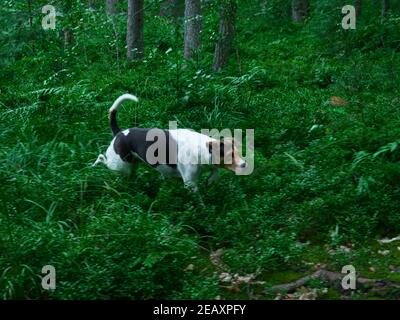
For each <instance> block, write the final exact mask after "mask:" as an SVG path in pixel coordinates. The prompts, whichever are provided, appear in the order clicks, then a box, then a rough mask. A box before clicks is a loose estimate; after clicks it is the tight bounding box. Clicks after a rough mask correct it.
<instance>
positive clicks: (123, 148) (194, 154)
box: [93, 94, 246, 192]
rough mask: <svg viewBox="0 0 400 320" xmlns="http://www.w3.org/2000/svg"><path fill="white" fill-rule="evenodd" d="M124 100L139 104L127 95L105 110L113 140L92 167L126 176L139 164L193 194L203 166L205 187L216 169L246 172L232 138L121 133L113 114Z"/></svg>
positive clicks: (189, 133) (138, 130)
mask: <svg viewBox="0 0 400 320" xmlns="http://www.w3.org/2000/svg"><path fill="white" fill-rule="evenodd" d="M126 100H131V101H134V102H138V101H139V100H138V98H137V97H136V96H134V95H131V94H123V95H121V96H120V97H118V98H117V99H116V100H115V102H114V103H113V105H112V106H111V108H110V109H109V120H110V127H111V131H112V134H113V139H112V141H111V143H110V145H109V147H108V148H107V151H106V153H105V154H100V155H99V156H98V158H97V160H96V161H95V162H94V164H93V166H96V165H98V164H100V163H103V164H105V165H106V166H107V167H108V168H109V169H111V170H114V171H119V172H122V173H124V174H128V175H130V174H132V172H133V171H134V169H135V167H136V165H137V163H138V161H139V160H140V161H143V162H145V163H147V164H149V165H150V166H151V167H153V168H155V169H156V170H157V171H159V172H160V173H161V174H163V175H164V176H175V177H180V178H181V179H182V180H183V183H184V186H185V187H186V188H188V189H190V190H192V191H194V192H196V191H198V179H199V177H200V174H201V172H202V168H203V167H204V166H211V167H212V174H211V176H210V177H209V179H208V183H209V184H211V183H213V182H214V181H215V180H217V179H218V168H225V169H229V170H232V171H235V172H238V171H240V170H242V169H244V168H246V161H245V160H243V158H242V157H240V156H239V153H238V148H239V144H238V142H237V141H236V140H235V139H233V138H225V139H223V140H217V139H214V138H211V137H209V136H207V135H205V134H201V133H198V132H195V131H192V130H189V129H170V130H165V129H156V128H136V127H135V128H129V129H125V130H121V129H120V128H119V127H118V124H117V110H118V108H119V107H120V106H121V104H122V103H123V102H124V101H126ZM155 138H157V139H155ZM155 145H157V146H158V147H159V148H158V149H157V148H155ZM156 149H157V150H156ZM160 151H161V152H160Z"/></svg>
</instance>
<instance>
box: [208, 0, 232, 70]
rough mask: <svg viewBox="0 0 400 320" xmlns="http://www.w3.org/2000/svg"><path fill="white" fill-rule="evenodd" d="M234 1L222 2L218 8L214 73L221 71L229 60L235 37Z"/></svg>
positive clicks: (226, 0)
mask: <svg viewBox="0 0 400 320" xmlns="http://www.w3.org/2000/svg"><path fill="white" fill-rule="evenodd" d="M236 11H237V4H236V0H224V1H223V3H222V5H221V8H220V20H219V36H218V41H217V44H216V46H215V52H214V64H213V69H214V71H219V70H221V69H222V68H223V67H224V66H225V65H226V63H227V62H228V59H229V54H230V51H231V47H232V42H233V39H234V36H235V20H236Z"/></svg>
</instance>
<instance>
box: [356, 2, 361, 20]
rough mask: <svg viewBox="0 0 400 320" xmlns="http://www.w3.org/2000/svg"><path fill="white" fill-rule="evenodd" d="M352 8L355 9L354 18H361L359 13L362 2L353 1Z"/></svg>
mask: <svg viewBox="0 0 400 320" xmlns="http://www.w3.org/2000/svg"><path fill="white" fill-rule="evenodd" d="M354 6H355V8H356V17H357V18H358V17H360V16H361V11H362V0H355V1H354Z"/></svg>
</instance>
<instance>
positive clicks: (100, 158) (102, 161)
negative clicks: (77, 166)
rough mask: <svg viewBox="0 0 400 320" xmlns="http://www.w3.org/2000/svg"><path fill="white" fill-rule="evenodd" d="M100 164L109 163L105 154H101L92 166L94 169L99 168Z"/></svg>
mask: <svg viewBox="0 0 400 320" xmlns="http://www.w3.org/2000/svg"><path fill="white" fill-rule="evenodd" d="M99 163H104V164H106V163H107V159H106V157H105V156H104V155H103V154H100V155H99V156H98V157H97V160H96V161H95V162H94V163H93V164H92V167H95V166H97V165H98V164H99Z"/></svg>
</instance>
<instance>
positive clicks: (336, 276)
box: [266, 270, 400, 293]
mask: <svg viewBox="0 0 400 320" xmlns="http://www.w3.org/2000/svg"><path fill="white" fill-rule="evenodd" d="M344 276H345V274H343V273H340V272H332V271H327V270H317V271H315V272H314V273H312V274H310V275H307V276H305V277H302V278H300V279H298V280H296V281H293V282H289V283H284V284H279V285H276V286H273V287H271V288H268V289H267V290H266V291H267V292H269V293H270V292H287V293H290V292H293V291H295V290H296V289H297V288H300V287H302V286H304V285H305V284H306V283H307V282H309V281H310V280H313V279H319V280H322V281H324V282H327V283H328V284H329V285H330V286H336V287H339V288H340V287H341V286H340V285H341V281H342V279H343V277H344ZM356 281H357V284H359V285H369V286H371V287H395V288H400V285H398V284H395V283H393V282H390V281H383V280H376V279H368V278H362V277H357V278H356Z"/></svg>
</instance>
